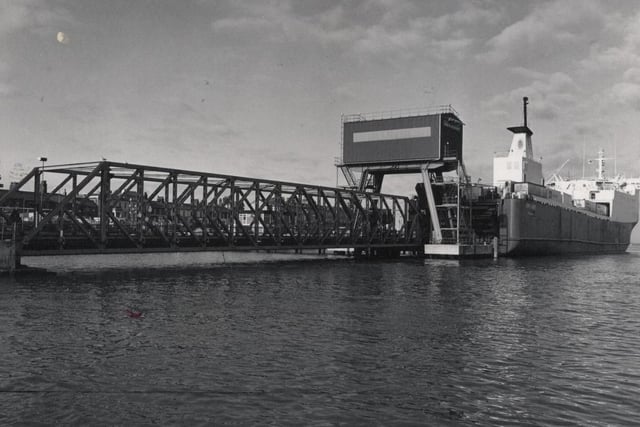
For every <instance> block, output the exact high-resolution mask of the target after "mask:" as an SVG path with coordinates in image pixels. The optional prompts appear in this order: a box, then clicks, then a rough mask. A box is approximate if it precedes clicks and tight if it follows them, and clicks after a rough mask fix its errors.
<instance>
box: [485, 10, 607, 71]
mask: <svg viewBox="0 0 640 427" xmlns="http://www.w3.org/2000/svg"><path fill="white" fill-rule="evenodd" d="M534 4H535V5H536V6H535V8H534V9H533V10H532V11H531V13H529V14H528V15H526V16H525V17H524V18H522V19H520V20H518V21H516V22H514V23H513V24H511V25H509V26H508V27H506V28H504V29H503V30H502V31H501V32H500V33H499V34H497V35H496V36H494V37H492V38H491V39H489V40H488V41H487V43H486V46H487V48H488V50H487V51H486V52H484V53H482V54H481V55H480V57H481V58H482V59H484V60H486V61H488V62H492V63H500V62H504V61H506V60H507V59H508V60H509V61H518V60H522V59H531V58H536V59H538V60H540V59H541V58H543V57H548V56H552V57H554V58H558V57H561V56H562V55H564V54H565V53H566V52H567V51H568V50H570V49H575V48H576V47H578V46H586V45H588V41H589V40H590V39H591V38H593V37H594V36H596V35H597V34H598V32H599V31H601V30H602V28H604V18H603V15H604V13H603V11H602V10H601V7H600V5H599V3H597V2H595V1H591V0H556V1H553V2H548V3H534Z"/></svg>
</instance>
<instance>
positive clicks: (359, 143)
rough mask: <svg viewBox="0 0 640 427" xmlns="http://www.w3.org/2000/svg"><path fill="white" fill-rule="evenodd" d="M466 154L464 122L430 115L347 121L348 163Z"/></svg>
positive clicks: (345, 159) (345, 158)
mask: <svg viewBox="0 0 640 427" xmlns="http://www.w3.org/2000/svg"><path fill="white" fill-rule="evenodd" d="M461 154H462V122H460V120H458V119H457V117H456V116H455V115H453V114H450V113H446V114H430V115H421V116H413V117H398V118H391V119H379V120H359V121H347V122H345V123H344V124H343V152H342V158H343V163H344V164H347V165H348V164H354V165H355V164H379V163H401V162H416V161H436V160H441V159H442V158H443V157H456V158H457V157H458V156H460V155H461Z"/></svg>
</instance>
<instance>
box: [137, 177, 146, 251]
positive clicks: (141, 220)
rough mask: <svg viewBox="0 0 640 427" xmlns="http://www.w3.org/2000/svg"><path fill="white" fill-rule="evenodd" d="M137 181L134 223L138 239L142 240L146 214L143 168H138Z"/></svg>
mask: <svg viewBox="0 0 640 427" xmlns="http://www.w3.org/2000/svg"><path fill="white" fill-rule="evenodd" d="M137 179H138V182H137V188H136V192H137V193H138V212H136V225H137V232H138V241H139V242H140V243H142V242H144V230H145V218H146V216H147V203H146V197H145V192H144V169H139V170H138V178H137Z"/></svg>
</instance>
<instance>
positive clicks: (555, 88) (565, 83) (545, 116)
mask: <svg viewBox="0 0 640 427" xmlns="http://www.w3.org/2000/svg"><path fill="white" fill-rule="evenodd" d="M515 72H516V73H520V74H524V75H527V76H529V77H533V79H532V81H531V83H530V84H529V85H526V86H521V87H518V88H515V89H513V90H510V91H508V92H505V93H501V94H499V95H496V96H494V97H492V98H490V99H489V100H488V101H487V102H486V103H485V106H486V107H487V109H488V110H489V111H490V114H492V115H494V116H501V117H504V116H506V115H507V112H508V111H513V109H514V108H516V106H518V105H520V103H521V102H522V101H521V100H522V98H523V97H525V96H526V97H528V98H529V99H530V102H531V104H530V107H529V111H531V116H532V117H533V118H538V119H541V120H554V119H556V118H557V117H558V116H559V115H560V114H561V112H562V111H566V110H567V109H569V108H570V107H571V106H572V105H574V104H575V103H576V99H577V98H578V95H579V93H580V88H579V87H578V85H576V83H575V81H574V80H573V78H571V76H569V75H567V74H565V73H562V72H555V73H550V74H545V73H542V72H536V71H527V70H523V69H520V68H517V69H515Z"/></svg>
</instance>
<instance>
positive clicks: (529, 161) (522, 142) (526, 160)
mask: <svg viewBox="0 0 640 427" xmlns="http://www.w3.org/2000/svg"><path fill="white" fill-rule="evenodd" d="M509 130H510V131H511V132H513V138H512V139H511V148H510V149H509V153H508V154H507V155H506V156H502V157H494V158H493V185H494V186H496V187H498V188H503V187H504V184H505V182H508V181H510V182H529V183H532V184H538V185H544V179H543V177H542V164H541V163H540V162H538V161H536V160H534V158H533V145H532V143H531V135H533V132H531V130H530V129H529V128H528V127H527V126H518V127H512V128H509Z"/></svg>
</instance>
